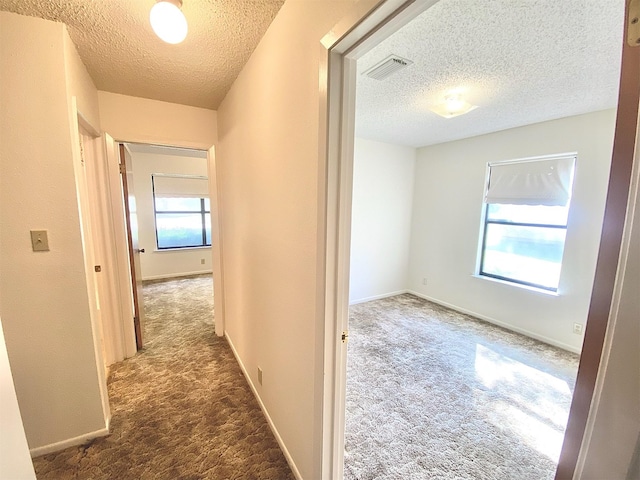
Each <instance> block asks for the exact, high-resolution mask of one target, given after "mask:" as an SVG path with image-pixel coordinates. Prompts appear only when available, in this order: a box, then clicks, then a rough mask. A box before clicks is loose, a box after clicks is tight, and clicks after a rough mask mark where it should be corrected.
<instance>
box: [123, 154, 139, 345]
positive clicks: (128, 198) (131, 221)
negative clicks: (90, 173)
mask: <svg viewBox="0 0 640 480" xmlns="http://www.w3.org/2000/svg"><path fill="white" fill-rule="evenodd" d="M120 176H121V177H122V191H123V193H124V206H125V209H124V210H125V217H126V220H127V221H126V227H127V240H128V244H129V263H130V270H131V288H132V290H133V311H134V317H133V324H134V327H135V331H136V346H137V348H138V350H141V349H142V347H143V330H144V300H143V298H142V272H141V269H140V254H141V253H144V248H140V245H139V243H138V215H137V213H136V197H135V193H134V190H133V167H132V160H131V154H130V153H129V152H128V150H127V149H126V148H125V146H124V145H123V144H120Z"/></svg>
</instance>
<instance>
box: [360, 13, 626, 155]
mask: <svg viewBox="0 0 640 480" xmlns="http://www.w3.org/2000/svg"><path fill="white" fill-rule="evenodd" d="M623 18H624V0H485V1H479V0H440V1H439V2H438V3H437V4H435V5H434V6H433V7H431V8H430V9H429V10H427V11H426V12H425V13H423V14H422V15H421V16H419V17H418V18H417V19H415V20H413V21H412V22H411V23H409V24H408V25H406V26H404V27H403V28H402V29H400V30H399V31H398V32H396V33H395V34H393V35H392V36H391V37H389V38H388V39H387V40H386V41H384V42H383V43H382V44H380V45H378V46H376V47H375V48H373V49H372V50H371V51H370V52H368V53H366V54H365V55H364V56H363V57H361V58H360V59H359V60H358V71H359V74H358V80H357V109H356V117H357V118H356V135H357V136H360V137H364V138H369V139H374V140H379V141H384V142H389V143H395V144H400V145H408V146H413V147H419V146H425V145H432V144H436V143H442V142H447V141H451V140H457V139H461V138H466V137H471V136H475V135H482V134H485V133H490V132H494V131H499V130H504V129H507V128H513V127H517V126H522V125H528V124H531V123H536V122H541V121H546V120H551V119H556V118H562V117H566V116H571V115H578V114H582V113H587V112H592V111H598V110H604V109H607V108H613V107H615V105H616V102H617V92H618V79H619V69H620V53H621V45H622V30H623ZM392 53H393V54H397V55H400V56H401V57H404V58H407V59H410V60H413V62H414V63H413V64H412V65H410V66H408V67H406V68H404V69H403V70H400V71H398V72H396V73H394V74H393V75H391V76H390V77H387V78H386V79H385V80H382V81H380V80H374V79H370V78H368V77H366V76H364V75H362V74H361V72H365V71H366V70H367V69H369V68H370V67H371V66H373V65H375V64H377V63H378V62H379V61H381V60H383V59H385V58H386V57H387V56H389V55H390V54H392ZM451 89H459V90H461V91H462V92H463V97H464V98H465V99H466V100H468V101H469V102H470V103H472V104H474V105H478V106H479V108H477V109H475V110H473V111H472V112H470V113H468V114H466V115H462V116H459V117H455V118H451V119H445V118H442V117H440V116H438V115H436V114H435V113H433V112H431V111H430V110H429V107H430V106H431V105H433V104H435V103H438V102H440V101H442V99H443V98H444V95H445V94H446V93H447V92H448V91H449V90H451Z"/></svg>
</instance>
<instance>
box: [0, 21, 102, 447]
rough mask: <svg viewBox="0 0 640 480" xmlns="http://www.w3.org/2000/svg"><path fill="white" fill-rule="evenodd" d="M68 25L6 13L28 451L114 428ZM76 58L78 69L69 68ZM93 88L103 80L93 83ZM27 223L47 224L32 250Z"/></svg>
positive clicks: (8, 175) (7, 238)
mask: <svg viewBox="0 0 640 480" xmlns="http://www.w3.org/2000/svg"><path fill="white" fill-rule="evenodd" d="M67 35H68V34H67V31H66V27H65V26H64V25H63V24H61V23H54V22H50V21H46V20H41V19H38V18H33V17H25V16H21V15H16V14H13V13H7V12H0V84H1V85H2V88H1V89H0V104H1V105H2V115H0V135H1V137H2V142H0V205H2V210H1V211H0V272H1V275H0V299H1V301H0V314H1V315H2V323H3V327H4V333H5V338H6V344H7V351H8V353H9V361H10V363H11V370H12V373H13V378H14V383H15V388H16V393H17V398H18V402H19V405H20V409H21V412H22V419H23V422H24V428H25V432H26V435H27V440H28V442H29V447H30V448H31V449H32V450H34V449H37V451H42V450H41V449H42V448H49V447H52V446H55V445H56V444H58V443H59V442H65V441H69V440H70V439H71V440H73V439H75V440H76V441H77V440H78V439H79V438H80V439H81V438H82V437H83V436H85V435H88V434H96V433H97V432H104V431H106V422H107V417H108V412H107V411H104V410H103V403H102V400H103V398H102V395H101V390H100V377H99V370H100V369H103V365H102V359H101V358H100V357H98V358H96V351H95V350H94V338H93V331H92V325H91V316H90V306H89V292H88V290H87V283H86V271H85V262H84V253H83V245H82V241H83V240H82V232H81V226H80V215H79V210H78V208H79V207H78V198H77V195H76V180H75V173H74V165H73V155H72V151H73V150H72V143H71V141H72V132H71V129H72V128H73V127H72V125H71V119H72V118H73V115H75V112H73V113H72V112H71V110H70V107H71V103H70V98H69V95H76V96H78V97H79V101H78V103H79V104H83V105H85V106H87V111H91V112H96V111H97V105H96V104H95V102H93V101H92V99H91V98H90V97H91V95H87V92H89V93H91V90H92V85H91V84H87V82H86V77H85V78H80V77H78V76H77V75H78V71H79V70H78V68H77V67H78V64H77V59H76V58H70V57H69V56H70V55H77V53H76V52H75V50H74V49H70V48H69V44H68V43H67V42H68V39H67ZM71 65H75V67H74V69H71V68H70V66H71ZM93 91H94V92H95V87H93ZM30 230H48V237H49V247H50V251H48V252H33V251H32V249H31V241H30V235H29V231H30Z"/></svg>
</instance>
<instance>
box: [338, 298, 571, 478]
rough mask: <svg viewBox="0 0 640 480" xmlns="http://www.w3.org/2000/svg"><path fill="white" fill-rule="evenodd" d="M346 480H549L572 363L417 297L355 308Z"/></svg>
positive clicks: (559, 439) (561, 355)
mask: <svg viewBox="0 0 640 480" xmlns="http://www.w3.org/2000/svg"><path fill="white" fill-rule="evenodd" d="M349 330H350V331H349V346H348V367H347V368H348V372H347V413H346V434H345V435H346V437H345V443H346V446H345V479H347V480H373V479H376V480H383V479H385V480H391V479H394V480H395V479H397V480H401V479H402V480H405V479H411V480H414V479H439V480H449V479H451V480H453V479H482V480H494V479H495V480H510V479H511V480H546V479H549V480H551V479H553V478H554V473H555V469H556V464H557V459H558V456H559V453H560V448H561V444H562V439H563V436H564V430H565V426H566V421H567V416H568V411H569V406H570V403H571V396H572V392H573V388H574V381H575V376H576V372H577V360H578V357H577V356H576V355H574V354H571V353H568V352H565V351H563V350H560V349H557V348H554V347H550V346H548V345H546V344H543V343H541V342H538V341H535V340H532V339H530V338H527V337H524V336H522V335H519V334H516V333H513V332H509V331H507V330H504V329H501V328H498V327H495V326H493V325H490V324H488V323H485V322H481V321H479V320H476V319H474V318H472V317H469V316H466V315H462V314H459V313H456V312H453V311H451V310H448V309H446V308H443V307H440V306H438V305H435V304H433V303H430V302H427V301H425V300H422V299H420V298H417V297H415V296H412V295H400V296H397V297H393V298H388V299H383V300H377V301H374V302H368V303H364V304H360V305H354V306H352V307H351V309H350V326H349Z"/></svg>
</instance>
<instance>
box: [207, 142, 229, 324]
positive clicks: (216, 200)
mask: <svg viewBox="0 0 640 480" xmlns="http://www.w3.org/2000/svg"><path fill="white" fill-rule="evenodd" d="M207 176H208V178H209V194H210V195H209V203H210V205H209V211H210V214H211V246H210V248H211V264H212V266H213V272H214V273H213V298H214V304H213V307H214V308H213V310H214V323H213V324H214V328H215V332H216V335H218V336H219V337H222V336H223V335H224V332H225V323H224V319H225V313H224V312H225V301H224V259H223V255H222V252H223V250H224V248H223V238H222V218H223V206H222V192H221V191H220V188H219V187H218V167H217V162H216V147H215V145H213V146H212V147H211V148H210V149H209V150H208V151H207Z"/></svg>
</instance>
